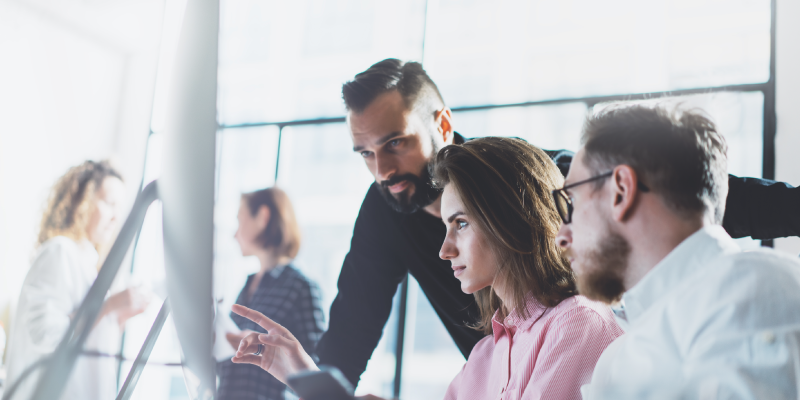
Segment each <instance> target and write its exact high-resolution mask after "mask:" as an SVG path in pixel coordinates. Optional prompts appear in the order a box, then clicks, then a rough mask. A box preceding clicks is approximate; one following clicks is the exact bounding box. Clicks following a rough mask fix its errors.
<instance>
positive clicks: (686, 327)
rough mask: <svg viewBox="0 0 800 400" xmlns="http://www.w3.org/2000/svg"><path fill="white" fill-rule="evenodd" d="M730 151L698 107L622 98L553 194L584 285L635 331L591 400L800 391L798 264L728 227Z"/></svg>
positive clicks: (591, 123) (562, 236)
mask: <svg viewBox="0 0 800 400" xmlns="http://www.w3.org/2000/svg"><path fill="white" fill-rule="evenodd" d="M726 152H727V145H726V144H725V139H724V138H723V137H722V135H720V134H719V133H718V132H717V130H716V127H715V125H714V123H713V122H712V121H711V120H709V119H708V118H707V117H705V116H704V115H703V114H702V113H701V112H698V111H688V110H683V109H680V108H670V107H666V106H663V105H655V106H654V105H649V106H647V105H642V104H635V105H612V106H609V107H608V108H606V109H604V110H602V111H601V112H599V113H598V114H596V115H594V116H591V117H589V119H588V121H587V123H586V125H585V128H584V133H583V146H582V148H581V149H580V150H579V151H578V152H577V153H576V155H575V158H574V160H573V163H572V166H571V168H570V171H569V174H568V175H567V179H566V182H565V185H564V188H563V189H560V190H555V191H553V198H554V201H555V202H556V205H557V209H558V211H559V213H560V215H561V218H562V221H563V223H562V226H561V230H560V231H559V234H558V237H557V241H558V243H559V245H560V246H561V247H562V248H564V249H565V253H566V255H567V257H568V258H569V260H570V262H571V263H572V267H573V269H574V270H575V273H576V276H577V286H578V290H579V292H580V293H581V294H583V295H585V296H587V297H589V298H592V299H595V300H601V301H604V302H606V303H610V304H611V303H617V304H619V305H620V306H621V307H620V309H619V312H618V316H619V317H620V319H622V320H624V321H626V322H627V327H626V333H625V335H623V336H621V337H620V338H618V339H617V340H616V341H614V342H613V343H612V344H611V345H610V346H609V347H608V348H606V350H605V351H604V352H603V354H602V355H601V357H600V359H599V361H598V363H597V365H596V366H595V370H594V374H593V376H592V380H591V383H590V384H588V385H585V386H584V387H583V390H582V394H583V398H584V399H588V400H592V399H677V398H681V399H695V398H700V399H703V398H708V399H717V398H725V399H727V398H736V399H790V398H791V399H796V398H797V397H798V394H800V393H798V384H800V382H798V376H800V375H798V373H800V261H798V260H797V259H796V258H794V257H789V256H787V255H783V254H780V253H778V252H777V251H774V250H772V249H765V250H759V251H753V252H746V253H745V252H742V251H741V250H740V249H739V247H738V246H737V244H736V243H735V242H734V241H733V239H731V237H730V236H729V235H728V233H726V231H725V229H723V227H722V226H720V223H721V222H722V220H723V214H724V213H725V199H726V196H727V195H728V180H729V178H728V175H727V172H726V169H727V157H726ZM729 204H730V202H729ZM761 206H762V207H769V205H768V204H762V205H761Z"/></svg>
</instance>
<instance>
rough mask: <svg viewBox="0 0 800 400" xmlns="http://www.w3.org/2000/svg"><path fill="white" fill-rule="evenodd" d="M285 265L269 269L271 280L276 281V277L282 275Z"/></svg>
mask: <svg viewBox="0 0 800 400" xmlns="http://www.w3.org/2000/svg"><path fill="white" fill-rule="evenodd" d="M287 265H288V264H286V265H278V266H277V267H275V268H273V269H271V270H270V271H269V276H271V277H272V278H273V279H278V277H279V276H281V274H282V273H283V270H284V269H286V266H287Z"/></svg>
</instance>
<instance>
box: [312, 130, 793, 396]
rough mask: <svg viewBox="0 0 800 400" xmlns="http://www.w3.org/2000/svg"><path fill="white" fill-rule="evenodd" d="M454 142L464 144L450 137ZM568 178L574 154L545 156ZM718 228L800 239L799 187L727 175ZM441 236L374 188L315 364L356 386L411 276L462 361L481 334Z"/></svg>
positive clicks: (439, 228)
mask: <svg viewBox="0 0 800 400" xmlns="http://www.w3.org/2000/svg"><path fill="white" fill-rule="evenodd" d="M456 142H457V143H462V142H463V138H462V137H461V136H460V135H458V134H457V135H456ZM547 153H548V155H549V156H550V157H551V158H552V159H553V161H555V163H556V165H558V167H559V169H560V170H561V173H562V174H564V175H565V176H566V174H567V172H568V171H569V165H570V163H571V162H572V155H573V154H572V152H569V151H547ZM726 210H727V211H726V214H725V220H724V224H723V226H724V227H725V229H727V230H728V232H729V233H730V234H731V236H733V237H744V236H753V237H755V238H757V239H768V238H775V237H783V236H796V235H800V211H798V210H800V188H792V187H791V186H789V185H786V184H784V183H776V182H772V181H766V180H761V179H754V178H737V177H735V176H730V191H729V196H728V202H727V209H726ZM445 234H446V228H445V226H444V224H443V223H442V221H441V219H439V218H436V217H434V216H432V215H430V214H428V213H427V212H425V211H424V210H419V211H417V212H415V213H413V214H400V213H398V212H395V211H394V210H392V209H391V208H390V207H389V205H388V204H387V203H386V201H385V200H384V199H383V198H382V197H381V194H380V193H379V192H378V188H377V186H376V185H375V184H373V185H372V186H371V187H370V189H369V191H368V192H367V196H366V198H364V203H363V204H362V205H361V211H360V212H359V213H358V218H357V219H356V224H355V228H354V230H353V239H352V242H351V244H350V252H349V253H348V254H347V256H346V257H345V260H344V265H343V266H342V272H341V274H340V275H339V283H338V286H339V294H338V295H337V296H336V299H334V301H333V304H332V305H331V313H330V325H329V328H328V331H327V332H326V333H325V334H324V335H323V337H322V339H321V340H320V342H319V344H318V346H317V355H318V356H319V360H320V363H321V364H327V365H333V366H336V367H338V368H339V369H340V370H342V372H343V373H344V375H345V376H346V377H347V378H348V379H349V380H350V381H351V382H352V383H353V384H354V385H356V384H357V383H358V380H359V379H360V376H361V374H362V373H363V372H364V370H365V369H366V367H367V361H368V360H369V358H370V357H371V356H372V352H373V350H375V347H376V346H377V345H378V340H380V338H381V334H382V332H383V327H384V325H385V324H386V321H387V320H388V318H389V313H390V312H391V308H392V298H393V297H394V293H395V292H396V290H397V286H398V285H399V284H400V282H401V281H402V280H403V278H404V277H405V276H406V272H409V273H410V274H411V275H412V276H414V278H416V280H417V282H419V285H420V287H421V288H422V290H423V291H424V292H425V295H426V296H427V297H428V300H429V301H430V303H431V305H432V306H433V309H434V310H435V311H436V313H437V314H438V315H439V318H440V319H441V320H442V322H443V323H444V326H445V328H447V331H448V332H449V333H450V336H452V338H453V341H455V343H456V346H458V348H459V350H461V353H462V354H463V355H464V357H465V358H468V357H469V353H470V351H471V350H472V347H473V346H475V344H476V343H477V342H478V341H479V340H480V339H482V338H483V336H484V335H483V334H482V333H480V332H478V331H476V330H474V329H472V328H469V327H468V326H467V324H468V323H474V322H476V321H477V318H478V317H479V312H478V309H477V306H476V304H475V301H474V298H473V296H472V295H468V294H465V293H464V292H462V291H461V283H460V282H459V281H458V279H456V278H454V277H453V270H452V269H451V267H450V262H449V261H444V260H442V259H440V258H439V249H440V248H441V245H442V242H443V241H444V237H445Z"/></svg>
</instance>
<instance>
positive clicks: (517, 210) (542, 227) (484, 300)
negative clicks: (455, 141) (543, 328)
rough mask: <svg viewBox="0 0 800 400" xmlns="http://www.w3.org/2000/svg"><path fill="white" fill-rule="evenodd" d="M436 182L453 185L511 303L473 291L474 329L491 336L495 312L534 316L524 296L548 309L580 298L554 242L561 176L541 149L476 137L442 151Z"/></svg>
mask: <svg viewBox="0 0 800 400" xmlns="http://www.w3.org/2000/svg"><path fill="white" fill-rule="evenodd" d="M433 177H434V182H435V184H436V185H437V186H438V187H441V188H444V187H445V186H446V185H452V188H453V189H454V191H455V193H456V194H457V195H458V196H459V198H460V199H461V201H462V203H463V204H464V207H465V212H466V213H467V215H469V216H470V217H472V219H473V220H474V223H475V224H476V225H477V227H478V229H479V230H480V231H481V232H482V233H484V235H485V236H486V238H487V240H489V243H491V247H492V250H493V251H494V253H495V256H496V259H497V261H498V263H499V272H498V275H497V276H496V277H495V282H502V285H503V287H504V289H505V290H506V291H508V293H509V294H510V297H511V298H512V299H513V303H512V304H502V301H501V300H500V298H499V297H498V296H497V294H496V293H495V292H494V290H493V289H492V288H491V287H488V288H485V289H482V290H479V291H477V292H476V293H475V300H476V302H477V303H478V308H479V309H480V313H481V319H480V322H479V323H477V324H476V325H475V326H474V328H475V329H477V330H480V331H482V332H484V333H486V334H490V333H491V332H492V317H493V316H494V313H495V311H496V310H498V309H499V310H500V314H501V315H500V316H501V317H503V318H505V317H506V316H507V315H508V314H509V312H510V311H511V310H514V309H516V310H517V312H519V313H520V314H521V316H522V317H523V318H529V317H531V315H529V314H530V310H528V309H527V307H525V304H526V302H525V298H526V297H527V296H528V295H529V294H532V295H533V296H534V297H535V298H536V300H538V301H539V302H540V303H541V304H542V305H544V306H546V307H553V306H555V305H557V304H558V303H560V302H561V301H562V300H564V299H565V298H568V297H570V296H574V295H576V294H577V289H576V287H575V277H574V275H573V272H572V269H571V268H570V265H569V261H568V260H567V259H566V258H565V257H564V255H563V254H562V251H561V250H560V248H559V247H558V245H557V244H556V240H555V238H556V234H557V233H558V230H559V227H560V224H561V218H560V217H559V216H558V212H557V211H556V209H555V205H554V204H553V200H552V198H551V196H550V192H551V191H552V190H553V189H557V188H559V187H561V186H562V185H563V183H564V178H563V177H562V175H561V173H560V172H559V170H558V167H556V164H555V163H554V162H553V161H552V160H551V159H550V157H548V156H547V154H546V153H545V152H544V151H542V150H541V149H539V148H537V147H534V146H531V145H530V144H528V143H527V142H525V141H523V140H520V139H511V138H502V137H486V138H481V139H474V140H470V141H468V142H466V143H464V144H461V145H450V146H446V147H444V148H443V149H442V150H441V151H439V154H438V155H437V157H436V163H435V165H434V171H433Z"/></svg>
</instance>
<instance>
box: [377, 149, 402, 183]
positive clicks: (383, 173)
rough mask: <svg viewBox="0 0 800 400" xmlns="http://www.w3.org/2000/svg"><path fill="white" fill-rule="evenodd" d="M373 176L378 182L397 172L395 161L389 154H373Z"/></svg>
mask: <svg viewBox="0 0 800 400" xmlns="http://www.w3.org/2000/svg"><path fill="white" fill-rule="evenodd" d="M375 158H376V160H375V161H376V162H375V177H376V178H377V179H376V180H377V181H378V182H381V181H385V180H388V179H389V178H391V177H392V176H393V175H394V174H395V173H396V172H397V163H396V162H395V159H394V157H392V156H390V155H385V154H384V155H380V156H379V155H377V154H376V155H375Z"/></svg>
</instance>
